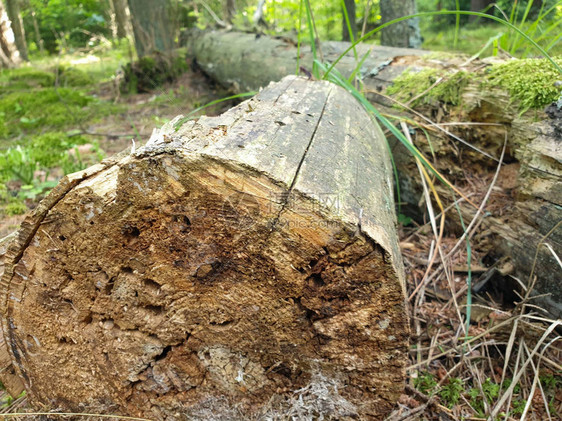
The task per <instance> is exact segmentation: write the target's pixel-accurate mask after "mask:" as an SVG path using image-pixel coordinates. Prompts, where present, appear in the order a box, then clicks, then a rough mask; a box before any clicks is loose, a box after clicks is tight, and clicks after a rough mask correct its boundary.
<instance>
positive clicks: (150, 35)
mask: <svg viewBox="0 0 562 421" xmlns="http://www.w3.org/2000/svg"><path fill="white" fill-rule="evenodd" d="M129 8H130V10H131V21H132V24H133V33H134V35H135V47H136V49H137V54H138V56H139V58H140V57H144V56H147V55H151V54H153V53H155V52H160V53H164V54H169V53H170V52H171V51H172V50H173V48H174V35H175V19H173V16H172V4H171V1H170V0H129Z"/></svg>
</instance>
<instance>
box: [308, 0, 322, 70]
mask: <svg viewBox="0 0 562 421" xmlns="http://www.w3.org/2000/svg"><path fill="white" fill-rule="evenodd" d="M304 4H305V6H306V7H305V9H306V22H307V27H308V39H309V41H310V48H311V50H312V57H313V59H314V61H313V62H312V74H313V75H314V77H315V78H317V79H319V78H320V72H319V71H318V66H317V64H316V63H317V61H316V59H317V55H318V52H317V51H316V38H315V37H314V22H313V21H312V10H311V8H310V0H304Z"/></svg>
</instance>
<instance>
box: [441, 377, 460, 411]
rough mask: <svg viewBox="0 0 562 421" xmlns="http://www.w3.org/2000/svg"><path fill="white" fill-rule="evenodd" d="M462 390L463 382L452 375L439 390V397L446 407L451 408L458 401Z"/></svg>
mask: <svg viewBox="0 0 562 421" xmlns="http://www.w3.org/2000/svg"><path fill="white" fill-rule="evenodd" d="M463 390H464V384H463V382H462V380H461V379H459V378H458V377H452V378H450V379H449V382H448V383H447V384H446V385H444V386H443V387H442V388H441V390H440V391H439V397H440V398H441V399H443V402H444V403H445V405H447V407H449V408H452V407H453V406H455V405H456V404H457V403H458V402H459V399H460V397H461V394H462V392H463Z"/></svg>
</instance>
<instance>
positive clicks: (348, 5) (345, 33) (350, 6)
mask: <svg viewBox="0 0 562 421" xmlns="http://www.w3.org/2000/svg"><path fill="white" fill-rule="evenodd" d="M344 4H345V10H347V17H348V18H349V25H350V26H351V33H352V34H353V39H356V38H357V22H356V21H357V18H356V16H355V0H344ZM342 39H343V40H344V41H351V36H350V34H349V29H348V28H347V22H346V20H345V13H344V11H343V10H342Z"/></svg>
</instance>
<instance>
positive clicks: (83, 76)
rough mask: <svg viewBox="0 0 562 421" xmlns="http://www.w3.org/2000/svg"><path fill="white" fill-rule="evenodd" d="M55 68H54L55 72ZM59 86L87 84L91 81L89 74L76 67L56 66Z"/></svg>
mask: <svg viewBox="0 0 562 421" xmlns="http://www.w3.org/2000/svg"><path fill="white" fill-rule="evenodd" d="M56 71H57V69H55V72H56ZM58 73H59V84H60V86H77V87H78V86H89V85H91V84H92V83H93V79H92V77H91V76H90V75H88V74H87V73H86V72H83V71H82V70H79V69H77V68H76V67H65V66H59V67H58Z"/></svg>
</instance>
